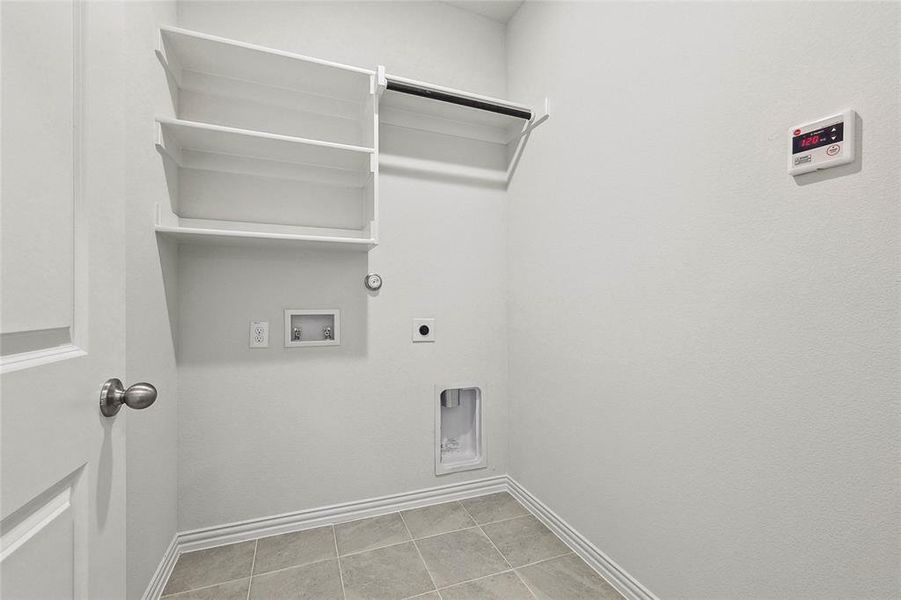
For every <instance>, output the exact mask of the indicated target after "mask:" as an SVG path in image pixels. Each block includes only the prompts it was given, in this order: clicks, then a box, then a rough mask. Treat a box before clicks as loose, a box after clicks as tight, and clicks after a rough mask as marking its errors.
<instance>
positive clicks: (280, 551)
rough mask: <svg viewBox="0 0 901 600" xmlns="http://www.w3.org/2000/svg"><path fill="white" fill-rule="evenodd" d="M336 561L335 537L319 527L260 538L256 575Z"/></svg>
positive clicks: (255, 562)
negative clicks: (330, 560) (323, 561)
mask: <svg viewBox="0 0 901 600" xmlns="http://www.w3.org/2000/svg"><path fill="white" fill-rule="evenodd" d="M335 557H336V552H335V534H334V532H333V531H332V528H331V526H328V527H317V528H316V529H308V530H306V531H297V532H294V533H286V534H283V535H275V536H272V537H266V538H260V539H259V540H258V544H257V556H256V558H255V559H254V563H253V572H254V574H257V573H266V572H269V571H275V570H277V569H284V568H287V567H296V566H300V565H308V564H310V563H314V562H319V561H321V560H327V559H329V558H335Z"/></svg>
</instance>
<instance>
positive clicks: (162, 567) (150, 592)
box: [141, 533, 178, 600]
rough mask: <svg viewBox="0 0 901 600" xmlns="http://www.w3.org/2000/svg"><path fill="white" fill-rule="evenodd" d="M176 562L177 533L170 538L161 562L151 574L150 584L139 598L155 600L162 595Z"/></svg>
mask: <svg viewBox="0 0 901 600" xmlns="http://www.w3.org/2000/svg"><path fill="white" fill-rule="evenodd" d="M176 560H178V534H177V533H176V534H175V535H174V536H172V541H171V542H169V547H168V548H166V552H165V553H163V558H162V560H160V564H159V565H158V566H157V568H156V571H155V572H154V573H153V577H151V578H150V583H148V584H147V589H146V590H144V595H143V596H141V598H142V600H157V599H158V598H159V597H160V596H162V595H163V588H164V587H166V582H167V581H169V575H171V574H172V569H174V568H175V561H176Z"/></svg>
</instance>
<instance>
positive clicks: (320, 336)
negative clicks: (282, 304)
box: [285, 308, 341, 348]
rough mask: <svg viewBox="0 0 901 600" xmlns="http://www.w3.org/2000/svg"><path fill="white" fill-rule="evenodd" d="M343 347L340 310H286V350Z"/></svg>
mask: <svg viewBox="0 0 901 600" xmlns="http://www.w3.org/2000/svg"><path fill="white" fill-rule="evenodd" d="M339 345H341V311H339V310H338V309H336V308H334V309H331V308H329V309H319V310H306V309H304V310H301V309H296V308H288V309H285V348H304V347H307V346H339Z"/></svg>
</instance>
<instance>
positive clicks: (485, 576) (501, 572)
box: [414, 552, 574, 597]
mask: <svg viewBox="0 0 901 600" xmlns="http://www.w3.org/2000/svg"><path fill="white" fill-rule="evenodd" d="M570 554H574V553H573V552H567V553H565V554H558V555H557V556H549V557H548V558H542V559H541V560H536V561H533V562H530V563H526V564H524V565H520V566H518V567H510V568H509V569H504V570H503V571H498V572H497V573H490V574H488V575H482V576H481V577H476V578H474V579H466V580H464V581H458V582H457V583H452V584H450V585H445V586H442V587H440V588H438V592H439V593H440V592H441V590H446V589H448V588H452V587H457V586H458V585H463V584H464V583H472V582H473V581H481V580H482V579H488V578H489V577H494V576H495V575H503V574H505V573H514V574H515V575H516V576H517V577H519V573H517V572H516V570H517V569H522V568H525V567H531V566H532V565H537V564H539V563H543V562H547V561H549V560H554V559H557V558H562V557H564V556H569V555H570ZM519 579H520V581H522V577H519ZM522 583H523V585H525V586H526V588H528V589H529V591H530V592H531V588H529V586H528V584H526V582H525V581H523V582H522ZM414 597H415V596H414Z"/></svg>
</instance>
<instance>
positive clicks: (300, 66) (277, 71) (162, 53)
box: [157, 27, 375, 102]
mask: <svg viewBox="0 0 901 600" xmlns="http://www.w3.org/2000/svg"><path fill="white" fill-rule="evenodd" d="M157 55H158V57H159V59H160V61H161V62H162V63H163V66H164V67H165V68H166V70H167V71H169V73H170V74H171V75H172V77H173V78H174V79H175V80H176V82H177V83H178V84H179V86H185V85H189V80H190V79H191V77H189V76H188V75H190V74H202V75H212V76H215V77H218V78H225V79H230V80H237V81H245V82H253V83H257V84H260V85H263V86H268V87H271V88H275V89H282V90H285V89H288V90H294V91H299V92H304V93H309V94H315V95H319V96H327V97H330V98H335V99H342V100H350V101H355V102H359V101H362V100H363V99H364V98H365V97H366V95H368V94H371V93H372V92H373V90H372V77H373V76H374V75H375V72H374V71H369V70H366V69H360V68H357V67H351V66H348V65H342V64H340V63H334V62H329V61H325V60H320V59H317V58H311V57H308V56H303V55H300V54H294V53H292V52H284V51H281V50H275V49H272V48H266V47H264V46H258V45H256V44H248V43H244V42H238V41H235V40H229V39H226V38H221V37H218V36H214V35H208V34H204V33H198V32H195V31H189V30H187V29H181V28H178V27H161V28H160V44H159V48H158V49H157ZM194 80H195V81H199V82H203V81H204V79H203V78H199V77H194Z"/></svg>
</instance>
